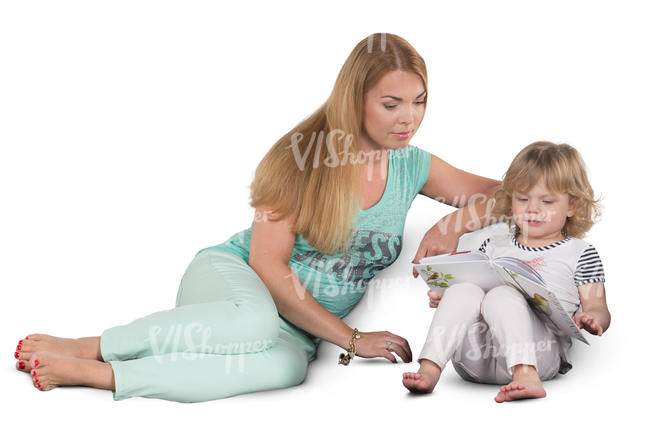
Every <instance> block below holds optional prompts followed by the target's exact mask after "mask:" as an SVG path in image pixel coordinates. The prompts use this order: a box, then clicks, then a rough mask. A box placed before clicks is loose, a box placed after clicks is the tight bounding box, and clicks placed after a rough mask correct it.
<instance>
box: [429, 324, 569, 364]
mask: <svg viewBox="0 0 650 433" xmlns="http://www.w3.org/2000/svg"><path fill="white" fill-rule="evenodd" d="M486 332H490V333H491V332H492V331H491V330H490V328H489V327H488V324H487V323H485V322H477V323H473V324H471V325H470V326H467V325H466V324H462V325H454V326H451V327H450V326H434V327H433V328H431V329H430V330H429V334H428V335H427V340H426V343H425V344H426V345H427V346H429V348H430V350H433V351H434V352H436V353H449V352H450V351H453V350H454V349H455V347H454V346H457V345H458V343H459V342H460V341H462V340H463V339H465V338H468V337H469V335H468V334H469V333H477V334H483V333H486ZM479 341H486V342H485V344H479ZM493 341H495V339H494V338H490V339H485V340H483V339H481V338H471V337H470V338H469V343H470V348H469V349H468V350H467V351H466V352H465V353H463V352H462V351H460V350H455V352H454V354H453V358H454V360H455V361H461V360H463V359H467V360H471V361H478V360H480V359H484V360H486V359H488V358H490V357H492V358H496V357H505V358H511V357H518V356H522V355H523V356H526V355H530V354H533V355H534V354H537V353H540V352H550V351H552V350H553V345H554V344H558V342H557V340H555V339H546V340H538V341H527V342H524V343H511V344H504V345H501V344H498V343H497V344H494V343H492V342H493Z"/></svg>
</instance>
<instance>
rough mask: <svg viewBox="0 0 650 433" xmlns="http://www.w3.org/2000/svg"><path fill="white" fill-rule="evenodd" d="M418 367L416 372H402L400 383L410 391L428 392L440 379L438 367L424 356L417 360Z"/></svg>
mask: <svg viewBox="0 0 650 433" xmlns="http://www.w3.org/2000/svg"><path fill="white" fill-rule="evenodd" d="M419 362H420V369H419V370H418V372H417V373H404V374H403V375H402V384H403V385H404V386H405V387H406V388H407V389H408V390H409V391H411V392H412V393H415V394H428V393H431V392H432V391H433V388H435V386H436V384H437V383H438V380H440V373H441V370H440V367H438V365H437V364H436V363H435V362H433V361H430V360H428V359H426V358H423V359H421V360H419Z"/></svg>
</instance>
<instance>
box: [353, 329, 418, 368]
mask: <svg viewBox="0 0 650 433" xmlns="http://www.w3.org/2000/svg"><path fill="white" fill-rule="evenodd" d="M359 335H360V336H361V338H359V339H358V340H356V341H355V342H354V344H355V345H356V347H357V356H360V357H361V358H378V357H383V358H386V359H388V360H389V361H391V362H392V363H394V364H395V363H397V359H395V356H394V355H393V354H392V353H391V352H395V353H396V354H397V355H399V357H400V358H402V361H404V362H411V360H412V359H413V354H412V353H411V347H410V346H409V342H408V341H406V339H404V338H402V337H400V336H399V335H395V334H391V333H390V332H388V331H383V332H359ZM389 341H390V344H388V342H389Z"/></svg>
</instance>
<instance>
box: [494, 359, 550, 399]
mask: <svg viewBox="0 0 650 433" xmlns="http://www.w3.org/2000/svg"><path fill="white" fill-rule="evenodd" d="M512 378H513V380H512V382H510V383H509V384H507V385H504V386H502V387H501V390H500V391H499V393H498V394H497V396H496V397H494V401H496V402H497V403H503V402H504V401H512V400H520V399H524V398H543V397H546V391H545V390H544V387H543V386H542V381H541V380H540V379H539V375H538V374H537V369H536V368H535V367H533V366H532V365H523V364H518V365H515V366H514V368H513V370H512Z"/></svg>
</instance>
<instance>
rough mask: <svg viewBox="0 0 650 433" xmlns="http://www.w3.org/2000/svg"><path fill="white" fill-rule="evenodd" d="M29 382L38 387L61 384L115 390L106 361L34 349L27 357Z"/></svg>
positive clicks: (44, 387) (43, 389)
mask: <svg viewBox="0 0 650 433" xmlns="http://www.w3.org/2000/svg"><path fill="white" fill-rule="evenodd" d="M29 364H30V367H31V369H32V372H31V375H32V383H33V384H34V386H35V387H36V388H38V389H40V390H41V391H48V390H50V389H52V388H54V387H57V386H62V385H82V386H90V387H93V388H100V389H110V390H113V391H114V390H115V378H114V376H113V367H111V364H109V363H107V362H101V361H96V360H90V359H80V358H73V357H70V356H65V355H60V354H58V353H51V352H35V353H34V354H32V357H31V358H30V360H29Z"/></svg>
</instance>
